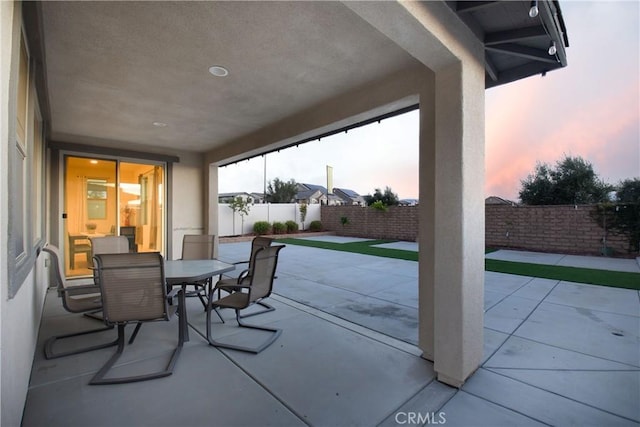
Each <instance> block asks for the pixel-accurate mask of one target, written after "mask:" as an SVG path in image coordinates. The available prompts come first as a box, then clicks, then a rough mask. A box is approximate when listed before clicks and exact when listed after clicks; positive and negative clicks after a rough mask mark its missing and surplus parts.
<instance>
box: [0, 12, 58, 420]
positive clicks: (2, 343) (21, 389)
mask: <svg viewBox="0 0 640 427" xmlns="http://www.w3.org/2000/svg"><path fill="white" fill-rule="evenodd" d="M19 5H20V4H19V3H14V2H0V40H2V44H1V46H2V47H1V49H2V50H1V51H0V84H1V87H0V103H1V104H2V106H3V108H2V109H1V110H0V111H2V115H1V117H0V229H1V230H2V232H0V383H1V384H2V386H1V388H0V390H1V391H0V401H1V403H0V407H1V409H0V411H2V412H1V414H0V424H1V425H3V426H19V425H20V422H21V418H22V411H23V408H24V403H25V399H26V395H27V389H28V386H29V376H30V374H31V364H32V362H33V354H34V351H35V347H36V341H37V337H38V327H39V325H40V319H41V315H42V306H43V303H44V297H45V293H46V288H47V286H48V282H47V280H46V278H47V277H48V275H47V272H46V270H45V268H44V257H42V256H41V257H39V258H38V259H37V260H36V263H35V265H34V266H33V269H32V270H31V272H30V273H29V274H28V275H27V277H26V279H25V280H24V282H23V283H22V286H21V287H20V290H19V291H18V293H17V294H16V295H15V296H14V297H13V298H12V299H9V297H8V282H9V280H8V272H7V270H8V264H7V263H8V259H7V251H6V248H7V246H8V236H7V233H6V230H7V229H8V220H9V219H8V211H9V209H8V200H9V191H8V181H9V180H8V156H9V154H10V153H11V151H10V148H11V147H12V144H13V143H14V141H15V139H14V137H13V136H12V135H10V129H11V128H12V127H11V126H9V124H10V121H9V120H15V100H14V99H13V98H12V96H11V89H10V76H11V67H12V55H13V53H12V47H13V46H14V45H15V40H16V36H17V35H18V34H20V22H21V18H20V7H19ZM5 106H6V107H8V108H4V107H5Z"/></svg>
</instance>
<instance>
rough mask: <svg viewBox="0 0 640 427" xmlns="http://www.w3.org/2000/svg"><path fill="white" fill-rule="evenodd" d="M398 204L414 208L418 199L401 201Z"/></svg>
mask: <svg viewBox="0 0 640 427" xmlns="http://www.w3.org/2000/svg"><path fill="white" fill-rule="evenodd" d="M398 204H399V205H401V206H416V205H417V204H418V199H402V200H398Z"/></svg>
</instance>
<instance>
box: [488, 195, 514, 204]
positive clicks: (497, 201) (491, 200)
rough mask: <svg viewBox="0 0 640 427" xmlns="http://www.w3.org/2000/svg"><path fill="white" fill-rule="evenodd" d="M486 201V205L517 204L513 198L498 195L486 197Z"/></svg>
mask: <svg viewBox="0 0 640 427" xmlns="http://www.w3.org/2000/svg"><path fill="white" fill-rule="evenodd" d="M484 203H485V204H486V205H511V206H515V205H516V204H517V203H516V202H512V201H511V200H506V199H503V198H502V197H498V196H489V197H487V198H486V199H484Z"/></svg>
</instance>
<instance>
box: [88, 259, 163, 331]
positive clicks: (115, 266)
mask: <svg viewBox="0 0 640 427" xmlns="http://www.w3.org/2000/svg"><path fill="white" fill-rule="evenodd" d="M93 259H94V263H95V265H96V268H97V271H98V277H99V283H100V289H101V292H102V312H103V317H104V320H105V322H106V323H107V324H114V323H126V322H132V321H137V320H140V321H142V320H160V319H164V320H167V319H168V318H169V315H168V306H167V299H166V295H167V290H166V283H165V276H164V261H163V259H162V255H160V254H159V253H157V252H144V253H127V254H98V255H95V256H94V258H93Z"/></svg>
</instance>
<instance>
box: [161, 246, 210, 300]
mask: <svg viewBox="0 0 640 427" xmlns="http://www.w3.org/2000/svg"><path fill="white" fill-rule="evenodd" d="M214 244H215V236H214V235H213V234H185V235H184V237H183V238H182V258H181V259H184V260H198V259H213V254H214ZM176 285H178V286H182V289H183V290H185V295H186V296H197V297H198V298H199V299H200V302H201V303H202V306H203V307H204V308H205V309H206V307H207V299H206V296H207V295H208V293H209V292H211V289H212V287H213V284H212V281H211V279H206V280H200V281H197V282H192V283H170V286H176ZM187 286H193V287H194V290H193V291H190V292H186V287H187Z"/></svg>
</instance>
